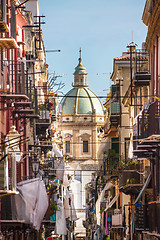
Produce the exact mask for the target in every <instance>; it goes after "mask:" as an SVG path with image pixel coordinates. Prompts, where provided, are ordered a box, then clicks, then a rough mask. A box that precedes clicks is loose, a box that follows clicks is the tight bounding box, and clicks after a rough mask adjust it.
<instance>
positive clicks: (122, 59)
mask: <svg viewBox="0 0 160 240" xmlns="http://www.w3.org/2000/svg"><path fill="white" fill-rule="evenodd" d="M147 59H148V58H147V57H141V56H140V57H139V56H138V57H132V60H133V61H134V60H147ZM114 60H119V61H129V60H130V56H121V57H117V58H114Z"/></svg>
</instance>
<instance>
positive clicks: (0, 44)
mask: <svg viewBox="0 0 160 240" xmlns="http://www.w3.org/2000/svg"><path fill="white" fill-rule="evenodd" d="M0 48H4V49H15V48H18V44H17V42H16V40H15V39H14V38H0Z"/></svg>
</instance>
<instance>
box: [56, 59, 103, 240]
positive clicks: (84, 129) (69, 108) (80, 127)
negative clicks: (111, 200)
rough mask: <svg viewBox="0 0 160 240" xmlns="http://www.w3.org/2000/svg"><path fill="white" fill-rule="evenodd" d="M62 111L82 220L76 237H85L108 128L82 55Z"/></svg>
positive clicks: (61, 126)
mask: <svg viewBox="0 0 160 240" xmlns="http://www.w3.org/2000/svg"><path fill="white" fill-rule="evenodd" d="M61 111H62V112H61V115H60V118H59V123H58V131H59V132H61V136H62V138H63V151H64V152H63V153H64V156H65V158H66V164H67V169H68V174H70V175H71V176H72V182H71V191H72V194H73V201H74V204H75V208H76V212H77V217H78V220H77V221H76V227H75V234H76V235H77V236H78V235H79V236H81V237H82V236H85V228H84V227H83V220H85V205H86V196H85V186H86V184H87V183H88V182H90V181H91V179H92V174H94V173H95V172H96V170H98V160H99V159H98V157H97V152H98V148H99V144H100V139H99V137H98V135H99V133H100V131H101V129H102V127H103V125H104V111H103V105H102V103H101V102H100V100H99V98H98V97H97V96H96V95H95V94H94V93H93V92H92V91H91V90H90V89H89V88H88V84H87V72H86V68H85V67H84V66H83V65H82V58H81V56H80V58H79V63H78V66H77V67H76V68H75V72H74V83H73V88H72V89H71V90H70V91H69V92H68V93H67V94H66V95H65V96H64V98H63V99H62V101H61ZM77 186H78V189H77Z"/></svg>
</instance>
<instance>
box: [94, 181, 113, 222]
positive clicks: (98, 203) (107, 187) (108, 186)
mask: <svg viewBox="0 0 160 240" xmlns="http://www.w3.org/2000/svg"><path fill="white" fill-rule="evenodd" d="M112 186H113V184H112V183H111V182H108V183H106V185H105V187H104V189H103V190H102V192H101V194H100V195H99V197H98V200H97V201H96V217H97V224H98V225H100V219H101V214H100V205H101V202H102V201H103V199H104V195H105V191H107V190H109V189H110V188H111V187H112Z"/></svg>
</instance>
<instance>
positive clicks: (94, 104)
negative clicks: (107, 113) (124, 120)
mask: <svg viewBox="0 0 160 240" xmlns="http://www.w3.org/2000/svg"><path fill="white" fill-rule="evenodd" d="M61 109H62V114H66V115H67V114H94V113H96V114H97V115H103V114H104V112H103V105H102V103H101V102H100V100H99V98H98V97H97V96H96V95H95V94H94V93H93V92H92V91H91V90H90V89H89V88H86V87H80V88H72V89H71V90H70V91H69V92H68V93H67V94H66V95H65V97H64V98H63V99H62V101H61ZM95 110H96V112H95Z"/></svg>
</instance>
